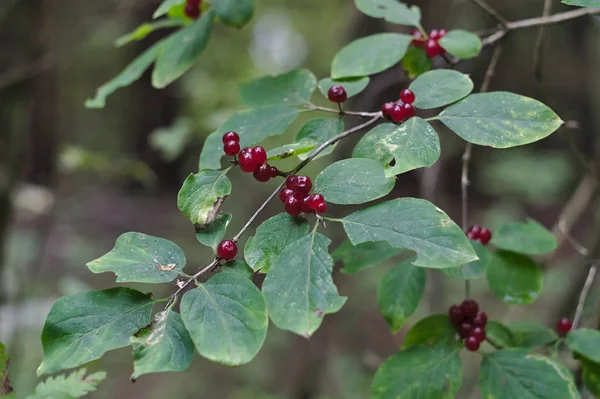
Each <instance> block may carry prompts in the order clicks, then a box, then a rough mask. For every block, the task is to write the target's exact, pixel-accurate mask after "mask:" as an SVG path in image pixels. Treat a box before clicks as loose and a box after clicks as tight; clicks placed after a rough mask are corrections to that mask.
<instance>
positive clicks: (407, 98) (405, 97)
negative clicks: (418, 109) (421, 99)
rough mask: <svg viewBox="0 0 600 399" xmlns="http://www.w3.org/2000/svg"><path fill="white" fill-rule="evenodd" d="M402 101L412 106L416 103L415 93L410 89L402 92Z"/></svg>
mask: <svg viewBox="0 0 600 399" xmlns="http://www.w3.org/2000/svg"><path fill="white" fill-rule="evenodd" d="M400 100H402V101H403V102H405V103H407V104H412V103H414V102H415V93H413V92H412V91H410V90H408V89H405V90H402V91H401V92H400Z"/></svg>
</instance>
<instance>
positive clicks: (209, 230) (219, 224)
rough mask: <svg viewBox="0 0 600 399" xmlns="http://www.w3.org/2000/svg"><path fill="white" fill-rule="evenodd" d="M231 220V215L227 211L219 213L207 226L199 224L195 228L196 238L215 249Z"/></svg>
mask: <svg viewBox="0 0 600 399" xmlns="http://www.w3.org/2000/svg"><path fill="white" fill-rule="evenodd" d="M229 222H231V215H230V214H228V213H225V214H221V215H219V216H217V217H216V218H215V220H214V221H213V222H212V223H211V224H209V225H208V227H202V226H200V227H199V228H198V229H197V230H196V239H198V241H199V242H200V243H201V244H203V245H206V246H207V247H211V248H212V249H216V248H217V245H219V243H220V242H221V240H223V237H224V236H225V231H226V230H227V226H228V225H229Z"/></svg>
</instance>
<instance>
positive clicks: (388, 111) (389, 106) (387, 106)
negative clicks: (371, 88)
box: [381, 102, 396, 119]
mask: <svg viewBox="0 0 600 399" xmlns="http://www.w3.org/2000/svg"><path fill="white" fill-rule="evenodd" d="M395 106H396V103H394V102H388V103H383V105H382V106H381V114H382V115H383V116H384V117H385V118H389V119H392V110H393V109H394V107H395Z"/></svg>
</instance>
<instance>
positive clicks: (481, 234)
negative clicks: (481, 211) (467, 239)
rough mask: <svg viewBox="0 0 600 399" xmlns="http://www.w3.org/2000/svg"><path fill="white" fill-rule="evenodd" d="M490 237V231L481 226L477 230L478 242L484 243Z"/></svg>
mask: <svg viewBox="0 0 600 399" xmlns="http://www.w3.org/2000/svg"><path fill="white" fill-rule="evenodd" d="M491 239H492V232H491V231H489V230H488V229H486V228H485V227H483V228H482V229H481V231H480V232H479V240H478V241H479V242H480V243H482V244H483V245H486V244H487V243H488V242H490V240H491Z"/></svg>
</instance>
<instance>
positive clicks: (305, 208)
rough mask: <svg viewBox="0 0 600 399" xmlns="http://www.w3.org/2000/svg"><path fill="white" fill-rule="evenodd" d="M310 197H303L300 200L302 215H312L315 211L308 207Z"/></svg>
mask: <svg viewBox="0 0 600 399" xmlns="http://www.w3.org/2000/svg"><path fill="white" fill-rule="evenodd" d="M310 197H311V196H310V195H308V196H306V197H304V199H303V200H302V212H304V213H313V212H314V211H315V210H314V209H313V208H312V207H311V206H310V202H311V201H310Z"/></svg>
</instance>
